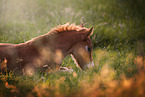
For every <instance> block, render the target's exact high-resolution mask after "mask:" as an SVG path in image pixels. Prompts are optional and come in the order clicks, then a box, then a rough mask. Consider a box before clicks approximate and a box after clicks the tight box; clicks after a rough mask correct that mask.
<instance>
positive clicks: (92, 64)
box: [82, 61, 94, 70]
mask: <svg viewBox="0 0 145 97" xmlns="http://www.w3.org/2000/svg"><path fill="white" fill-rule="evenodd" d="M93 67H94V62H93V61H92V62H91V63H88V64H86V65H84V66H83V68H82V69H83V70H87V69H90V68H93Z"/></svg>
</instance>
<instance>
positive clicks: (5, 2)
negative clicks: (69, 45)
mask: <svg viewBox="0 0 145 97" xmlns="http://www.w3.org/2000/svg"><path fill="white" fill-rule="evenodd" d="M144 5H145V2H144V1H143V0H29V1H26V0H0V21H1V23H0V42H1V43H23V42H25V41H27V40H29V39H31V38H33V37H36V36H39V35H42V34H44V33H47V32H48V31H50V30H51V29H52V28H53V27H55V26H57V25H59V24H64V23H66V22H71V23H76V24H80V23H82V22H84V23H85V24H86V27H88V28H89V27H92V26H94V28H95V29H94V34H93V35H92V36H91V38H92V42H93V46H94V49H93V59H94V63H95V66H94V68H92V69H90V70H88V71H86V72H85V71H82V70H80V68H79V67H77V66H76V65H75V63H74V61H73V60H72V59H71V56H67V57H66V58H65V59H64V60H63V62H62V66H66V67H68V68H70V69H73V71H72V72H59V71H53V72H45V73H44V74H40V73H39V72H38V74H36V75H33V76H16V75H14V74H13V73H12V72H10V73H6V74H0V96H1V97H7V96H12V97H14V96H18V97H19V96H23V97H25V96H30V97H31V96H32V97H35V96H36V97H47V96H50V97H53V96H61V97H69V96H73V97H74V96H81V97H83V96H84V97H88V96H90V97H96V96H116V97H119V96H120V97H122V96H135V97H136V96H144V95H145V94H144V93H145V88H144V86H145V77H144V76H145V73H144V71H145V66H144V64H145V60H144V54H145V44H144V43H145V32H144V31H145V19H144V18H145V15H144V13H145V7H144Z"/></svg>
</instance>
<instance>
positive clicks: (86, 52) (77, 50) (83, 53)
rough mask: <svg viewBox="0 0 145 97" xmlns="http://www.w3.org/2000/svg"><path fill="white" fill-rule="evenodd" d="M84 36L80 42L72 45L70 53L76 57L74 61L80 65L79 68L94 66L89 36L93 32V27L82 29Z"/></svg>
mask: <svg viewBox="0 0 145 97" xmlns="http://www.w3.org/2000/svg"><path fill="white" fill-rule="evenodd" d="M83 33H84V36H82V37H81V38H83V39H82V40H81V41H80V42H78V43H76V44H74V45H73V47H72V55H73V57H74V58H75V59H76V62H77V63H78V65H79V66H80V67H81V69H83V70H86V69H87V68H91V67H93V66H94V63H93V58H92V49H93V46H92V41H91V39H90V36H91V35H92V34H93V27H92V28H90V29H87V30H84V32H83Z"/></svg>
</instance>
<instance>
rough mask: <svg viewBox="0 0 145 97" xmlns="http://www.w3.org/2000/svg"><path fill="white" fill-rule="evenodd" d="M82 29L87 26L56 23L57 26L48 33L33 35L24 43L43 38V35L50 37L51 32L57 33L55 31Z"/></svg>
mask: <svg viewBox="0 0 145 97" xmlns="http://www.w3.org/2000/svg"><path fill="white" fill-rule="evenodd" d="M82 29H87V28H85V27H81V26H80V25H75V24H70V23H66V24H64V25H58V26H57V27H55V28H53V29H52V30H51V31H49V32H48V33H46V34H44V35H41V36H38V37H34V38H32V39H31V40H28V41H27V42H26V43H29V42H33V41H36V40H39V39H40V38H43V36H48V37H50V36H51V35H52V34H57V33H61V32H65V31H80V30H82Z"/></svg>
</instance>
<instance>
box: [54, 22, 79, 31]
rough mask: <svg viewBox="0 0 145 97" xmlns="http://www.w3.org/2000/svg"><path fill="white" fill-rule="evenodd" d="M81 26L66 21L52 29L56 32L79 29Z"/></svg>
mask: <svg viewBox="0 0 145 97" xmlns="http://www.w3.org/2000/svg"><path fill="white" fill-rule="evenodd" d="M81 29H82V27H81V26H77V25H75V24H70V23H66V24H64V25H59V26H57V27H55V28H53V29H52V30H53V31H56V33H59V32H64V31H73V30H81Z"/></svg>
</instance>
